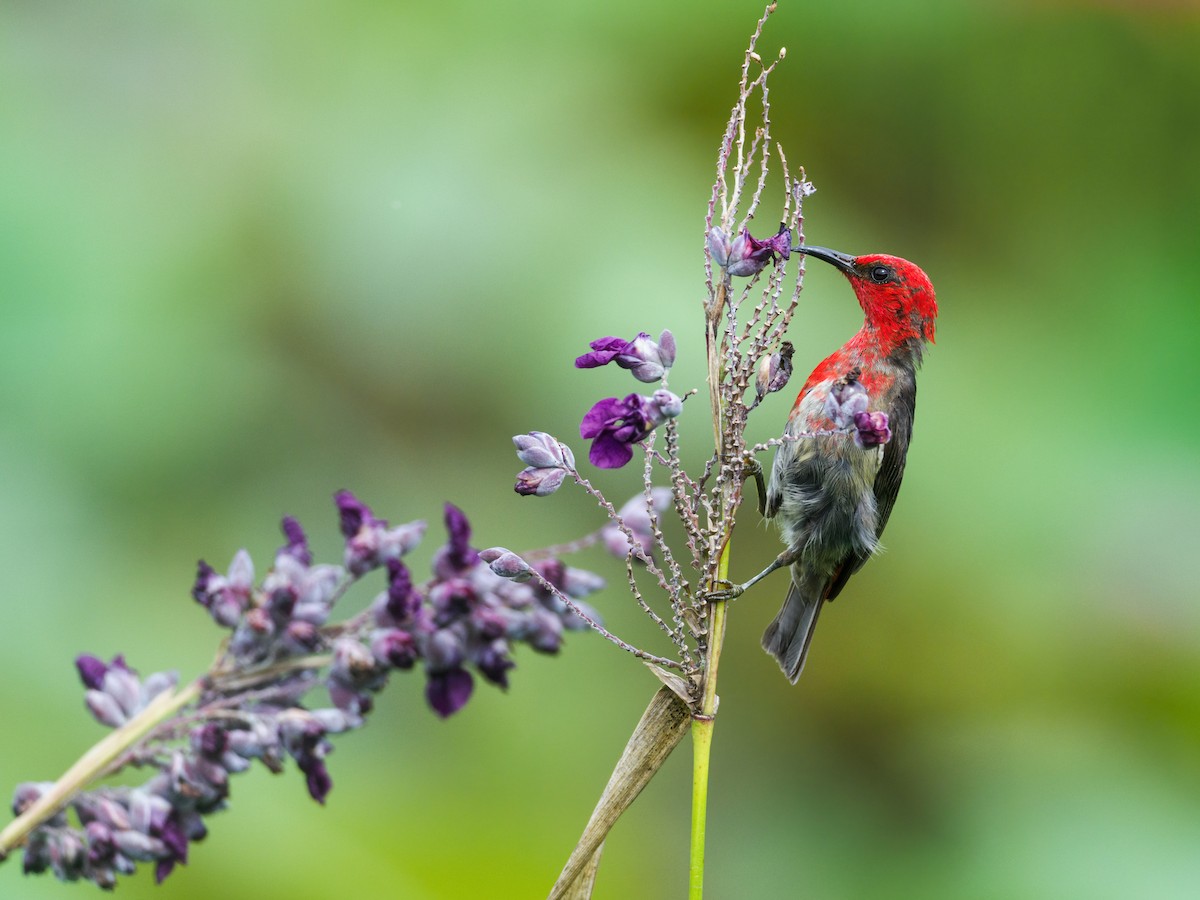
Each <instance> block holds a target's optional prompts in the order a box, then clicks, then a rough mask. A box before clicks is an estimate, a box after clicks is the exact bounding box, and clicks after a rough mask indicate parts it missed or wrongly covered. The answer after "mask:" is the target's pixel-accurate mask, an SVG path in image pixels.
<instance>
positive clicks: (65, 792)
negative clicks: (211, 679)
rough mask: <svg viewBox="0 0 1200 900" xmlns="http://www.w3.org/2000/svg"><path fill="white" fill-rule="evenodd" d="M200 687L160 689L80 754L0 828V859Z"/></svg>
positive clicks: (197, 684)
mask: <svg viewBox="0 0 1200 900" xmlns="http://www.w3.org/2000/svg"><path fill="white" fill-rule="evenodd" d="M203 687H204V686H203V683H202V680H199V679H198V680H196V681H193V682H192V683H191V684H189V685H187V686H186V687H184V688H182V689H181V690H179V691H178V692H172V691H169V690H168V691H163V692H162V693H161V694H159V695H158V696H157V697H155V698H154V699H153V700H151V701H150V703H149V704H148V705H147V706H146V708H145V709H143V710H142V711H141V712H140V713H138V714H137V715H136V716H134V717H133V718H132V719H130V720H129V721H128V722H126V723H125V724H124V725H122V726H121V727H120V728H118V729H117V730H116V731H113V732H111V733H110V734H108V735H107V736H106V737H104V738H103V739H102V740H101V741H99V742H98V743H97V744H96V745H95V746H93V747H92V749H90V750H88V751H87V753H85V754H83V756H81V757H80V758H79V759H78V760H77V761H76V763H75V765H73V766H71V768H70V769H68V770H67V771H66V773H65V774H64V775H63V776H62V777H61V778H60V779H58V781H57V782H56V783H55V785H54V787H52V788H51V789H50V790H48V791H47V792H46V793H44V794H42V796H41V797H39V798H38V799H37V800H36V801H35V802H34V803H33V805H32V806H30V807H29V808H28V809H27V810H25V812H23V813H21V815H19V816H18V817H17V818H15V819H13V820H12V821H11V822H9V823H8V826H7V827H6V828H5V829H4V830H3V831H0V860H3V859H4V858H5V857H6V856H8V854H9V853H11V852H12V851H13V850H15V849H16V848H17V847H20V846H21V845H22V844H24V843H25V840H26V838H28V837H29V834H30V832H32V831H33V830H34V829H35V828H37V827H38V826H39V825H41V824H42V823H44V822H45V821H47V820H48V819H50V818H51V817H53V816H54V815H56V814H57V813H58V812H59V810H61V809H62V808H63V806H65V805H66V804H67V802H68V801H69V800H70V799H71V797H73V796H75V794H77V793H79V792H80V791H82V790H83V789H84V788H86V787H87V786H88V785H89V784H91V783H92V782H93V781H95V780H96V779H97V778H99V777H101V776H102V775H104V774H105V772H106V770H107V769H108V767H109V766H111V765H112V764H113V763H114V762H115V761H116V760H117V758H118V757H119V756H121V754H122V753H124V752H125V751H126V750H128V749H129V748H130V747H132V746H134V745H135V744H136V743H137V742H138V741H140V740H141V739H142V738H144V737H145V736H146V735H147V734H149V733H150V732H151V731H153V730H154V729H155V728H156V727H157V726H158V725H160V724H161V723H163V722H165V721H166V720H167V719H170V718H171V717H172V716H173V715H175V713H177V712H179V710H181V709H183V708H184V707H185V706H187V705H188V704H189V703H191V702H193V701H194V700H196V699H197V698H198V697H199V696H200V694H201V693H202V691H203Z"/></svg>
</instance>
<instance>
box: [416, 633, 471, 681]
mask: <svg viewBox="0 0 1200 900" xmlns="http://www.w3.org/2000/svg"><path fill="white" fill-rule="evenodd" d="M466 658H467V648H466V644H465V642H464V640H463V638H462V636H461V635H460V634H459V633H458V632H457V631H455V630H454V629H451V628H439V629H438V630H437V631H434V632H433V633H432V634H430V635H429V637H428V638H427V639H426V641H425V663H426V665H427V666H428V668H429V671H431V672H444V671H446V670H448V669H454V668H457V667H458V666H461V665H462V663H463V660H465V659H466Z"/></svg>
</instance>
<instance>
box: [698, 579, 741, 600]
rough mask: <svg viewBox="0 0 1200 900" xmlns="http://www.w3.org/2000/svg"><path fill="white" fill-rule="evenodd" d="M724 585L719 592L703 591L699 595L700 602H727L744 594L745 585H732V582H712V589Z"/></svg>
mask: <svg viewBox="0 0 1200 900" xmlns="http://www.w3.org/2000/svg"><path fill="white" fill-rule="evenodd" d="M718 585H725V587H723V588H721V589H720V590H713V591H704V592H702V593H701V594H700V600H701V601H702V602H704V603H720V602H722V601H727V600H736V599H737V598H738V597H740V596H742V594H744V593H745V592H746V585H744V584H734V583H733V582H732V581H724V580H719V581H714V582H713V587H714V588H715V587H717V586H718Z"/></svg>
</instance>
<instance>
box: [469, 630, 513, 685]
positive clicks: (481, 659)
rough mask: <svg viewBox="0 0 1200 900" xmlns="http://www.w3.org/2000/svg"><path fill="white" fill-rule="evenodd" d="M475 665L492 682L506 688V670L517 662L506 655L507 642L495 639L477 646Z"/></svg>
mask: <svg viewBox="0 0 1200 900" xmlns="http://www.w3.org/2000/svg"><path fill="white" fill-rule="evenodd" d="M475 665H476V666H477V667H478V668H479V671H480V672H481V673H483V677H484V678H486V679H487V680H488V681H490V682H491V683H492V684H495V685H498V686H499V687H502V688H507V687H508V670H509V669H513V668H516V665H517V664H516V663H515V662H513V661H512V660H511V659H509V657H508V644H507V643H506V642H505V641H503V640H497V641H492V642H491V643H490V644H485V645H484V646H483V647H480V648H479V650H478V651H477V652H476V654H475Z"/></svg>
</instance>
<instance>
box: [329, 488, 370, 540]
mask: <svg viewBox="0 0 1200 900" xmlns="http://www.w3.org/2000/svg"><path fill="white" fill-rule="evenodd" d="M333 502H334V503H335V504H336V505H337V508H338V514H339V516H340V517H341V529H342V537H344V538H347V539H349V538H353V537H354V536H356V535H357V534H358V533H359V532H360V531H362V529H363V528H364V527H366V528H372V527H374V526H376V525H379V524H381V523H380V521H379V520H378V519H376V518H375V516H373V515H372V514H371V507H369V506H367V504H365V503H363V502H362V501H361V500H359V499H358V498H357V497H355V496H354V494H353V493H352V492H350V491H347V490H341V491H338V492H337V493H336V494H334V495H333Z"/></svg>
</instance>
